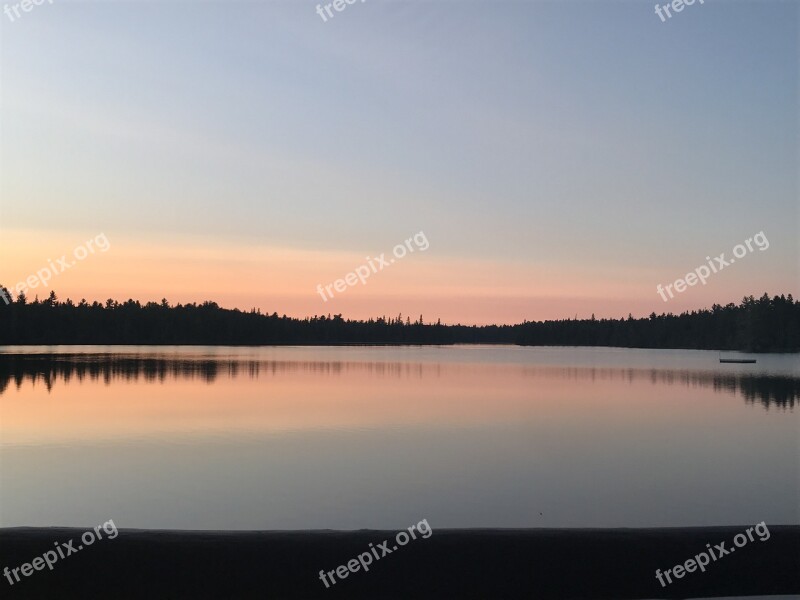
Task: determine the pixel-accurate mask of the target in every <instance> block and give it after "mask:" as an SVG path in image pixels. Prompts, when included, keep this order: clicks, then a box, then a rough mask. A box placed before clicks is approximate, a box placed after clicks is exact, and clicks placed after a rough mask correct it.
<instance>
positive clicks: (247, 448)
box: [0, 346, 800, 529]
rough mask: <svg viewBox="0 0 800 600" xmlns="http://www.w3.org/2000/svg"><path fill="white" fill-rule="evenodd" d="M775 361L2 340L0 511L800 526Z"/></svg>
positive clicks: (217, 519)
mask: <svg viewBox="0 0 800 600" xmlns="http://www.w3.org/2000/svg"><path fill="white" fill-rule="evenodd" d="M723 356H725V355H723ZM757 358H758V362H757V364H720V363H719V360H718V359H719V354H718V353H717V352H707V351H691V350H639V349H619V348H542V347H515V346H445V347H363V346H353V347H258V348H249V347H248V348H238V347H124V346H115V347H106V346H102V347H87V346H76V347H69V346H58V347H0V526H2V527H10V526H20V525H29V526H51V525H61V526H76V527H77V526H93V525H95V524H97V523H100V522H103V521H104V520H107V519H114V521H115V523H116V524H117V526H118V527H121V528H163V529H327V528H331V529H361V528H375V529H395V528H397V529H399V528H404V527H407V526H408V525H409V524H412V523H416V522H418V521H420V520H421V519H423V518H425V519H427V520H428V522H429V523H430V524H431V526H432V527H433V528H434V529H435V528H445V527H661V526H700V525H746V524H753V523H758V522H761V521H765V522H766V523H767V524H798V523H800V491H799V489H800V481H799V479H800V475H799V474H800V445H799V441H798V439H799V434H798V432H799V431H800V427H799V426H800V415H799V414H798V408H797V403H798V400H800V356H799V355H797V354H791V355H777V354H767V355H764V354H762V355H758V356H757Z"/></svg>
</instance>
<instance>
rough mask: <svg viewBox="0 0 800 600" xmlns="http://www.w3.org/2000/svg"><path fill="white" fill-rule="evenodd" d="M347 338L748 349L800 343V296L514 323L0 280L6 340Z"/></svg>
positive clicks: (305, 341)
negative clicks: (141, 295)
mask: <svg viewBox="0 0 800 600" xmlns="http://www.w3.org/2000/svg"><path fill="white" fill-rule="evenodd" d="M12 344H31V345H36V344H47V345H50V344H114V345H116V344H130V345H140V344H142V345H147V344H152V345H172V344H175V345H288V344H292V345H343V344H518V345H526V346H616V347H624V348H685V349H699V350H741V351H747V352H797V351H800V301H796V300H794V299H793V298H792V295H791V294H789V295H783V294H781V295H780V296H774V297H772V298H770V297H769V295H768V294H764V295H763V296H761V297H760V298H755V297H753V296H747V297H745V298H743V299H742V302H741V303H740V304H739V305H738V306H737V305H735V304H733V303H730V304H727V305H725V306H721V305H719V304H714V305H713V306H712V307H711V308H709V309H706V308H704V309H699V310H693V311H690V312H683V313H681V314H679V315H675V314H672V313H662V314H660V315H657V314H655V313H652V314H650V315H649V316H648V317H644V318H633V317H632V316H631V315H628V318H624V319H595V317H594V315H592V317H591V318H589V319H560V320H552V321H524V322H523V323H519V324H516V325H482V326H477V325H443V324H442V323H441V322H439V321H437V322H435V323H427V322H425V321H424V319H423V317H422V316H420V317H419V318H418V319H416V320H415V321H412V320H411V319H410V318H409V317H404V316H403V315H398V316H396V317H390V318H387V317H385V316H381V317H377V318H374V319H368V320H350V319H344V318H342V315H340V314H335V315H332V316H331V315H327V316H326V315H323V316H314V317H307V318H305V319H297V318H292V317H287V316H286V315H283V316H278V314H277V313H272V314H271V315H270V314H263V313H261V311H260V310H257V309H252V310H250V311H247V312H245V311H241V310H239V309H224V308H220V307H219V305H217V303H216V302H211V301H206V302H203V303H202V304H196V303H191V304H176V305H172V304H170V303H169V302H167V300H166V299H163V300H162V301H161V302H160V303H159V302H147V303H146V304H142V303H141V302H139V301H137V300H127V301H125V302H118V301H116V300H112V299H109V300H107V301H106V302H105V304H101V303H99V302H92V303H91V304H90V303H88V302H87V301H86V300H81V301H80V302H78V303H75V302H73V301H72V300H70V299H67V300H66V301H63V302H62V301H60V300H59V299H58V296H57V295H56V293H55V292H54V291H52V292H50V295H49V297H48V298H47V299H45V300H38V298H37V299H35V300H34V301H33V302H28V299H27V298H26V297H25V295H24V294H20V295H19V296H18V297H17V298H13V297H12V295H11V292H9V291H8V290H7V289H6V288H4V287H3V286H0V345H12Z"/></svg>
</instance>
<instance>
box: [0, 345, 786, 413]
mask: <svg viewBox="0 0 800 600" xmlns="http://www.w3.org/2000/svg"><path fill="white" fill-rule="evenodd" d="M442 368H443V365H442V364H440V363H412V362H371V361H309V360H290V361H287V360H282V361H280V360H248V359H244V358H241V359H239V358H233V359H232V358H208V357H166V356H163V355H145V354H107V353H98V354H5V355H0V395H2V394H3V393H4V392H5V391H6V390H7V388H8V386H9V385H10V384H11V383H12V382H13V383H14V385H15V386H16V388H17V389H20V388H21V387H22V386H23V384H25V383H26V382H27V383H29V384H30V385H36V384H39V383H41V384H43V385H44V386H45V387H46V389H47V391H48V392H50V391H51V390H52V389H53V386H54V385H55V384H56V383H57V382H59V381H60V382H62V383H64V384H69V383H70V382H71V381H72V380H73V379H74V380H77V381H78V382H83V381H85V380H90V381H95V382H96V381H100V380H102V381H103V382H105V383H106V384H110V383H111V381H112V380H125V381H134V382H135V381H139V380H143V381H144V382H148V383H155V382H159V383H166V382H168V381H178V380H200V381H204V382H206V383H209V384H211V383H214V382H215V381H216V380H217V379H218V378H225V379H235V378H238V377H246V378H249V379H258V378H260V377H265V378H266V377H272V376H275V375H278V374H290V373H291V374H296V373H312V374H314V375H324V376H338V375H342V374H347V373H359V374H366V375H369V376H377V377H396V378H419V379H421V378H423V377H430V376H436V377H438V376H441V373H442ZM444 368H446V369H448V370H459V369H463V370H472V369H475V368H476V365H452V364H446V365H444ZM495 368H496V367H495ZM505 368H507V369H510V370H514V371H515V373H516V374H520V373H521V374H522V375H524V376H526V377H531V378H537V377H541V378H548V379H552V378H556V379H558V378H561V379H566V380H573V381H592V382H593V381H620V382H627V383H630V384H632V383H634V382H640V381H650V382H651V383H652V384H654V385H656V384H659V385H664V384H666V385H682V386H684V387H704V388H711V389H713V390H714V391H715V392H718V393H730V394H733V395H738V396H741V397H742V398H744V400H745V402H746V403H748V404H755V403H759V404H761V405H762V406H764V407H765V408H770V407H771V406H777V407H780V408H782V409H789V410H793V409H794V406H795V403H796V402H797V401H798V400H799V399H800V378H798V377H793V376H790V375H775V374H772V375H767V374H749V373H721V372H715V371H691V370H686V369H681V370H678V369H643V368H627V369H623V368H599V367H559V366H523V367H519V366H514V365H509V366H507V367H505Z"/></svg>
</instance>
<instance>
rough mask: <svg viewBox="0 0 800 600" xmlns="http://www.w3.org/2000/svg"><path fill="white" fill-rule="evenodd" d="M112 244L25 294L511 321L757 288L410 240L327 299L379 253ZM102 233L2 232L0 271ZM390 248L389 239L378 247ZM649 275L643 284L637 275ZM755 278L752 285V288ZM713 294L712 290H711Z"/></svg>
mask: <svg viewBox="0 0 800 600" xmlns="http://www.w3.org/2000/svg"><path fill="white" fill-rule="evenodd" d="M104 234H105V235H106V238H107V239H108V241H109V243H110V247H109V249H108V250H107V251H106V252H101V251H96V252H95V253H90V254H88V256H87V257H86V258H85V259H83V260H80V261H75V264H74V266H72V267H71V268H69V269H68V270H66V271H64V272H62V273H59V274H57V275H55V276H53V277H52V279H51V281H49V282H48V285H47V287H42V286H38V287H37V288H35V289H30V290H28V292H27V294H28V297H29V299H33V298H34V297H35V296H38V297H39V298H40V299H42V298H44V297H46V296H47V295H48V294H49V293H50V291H51V290H55V291H56V293H57V294H58V296H59V298H60V299H61V300H65V299H66V298H71V299H72V300H73V301H76V302H77V301H79V300H80V299H81V298H86V299H87V300H88V301H90V302H92V301H94V300H98V301H100V302H104V301H105V300H106V299H107V298H113V299H115V300H119V301H124V300H127V299H129V298H132V299H135V300H139V301H141V302H148V301H160V300H161V299H162V298H167V300H168V301H169V302H170V303H173V304H175V303H191V302H198V303H199V302H203V301H205V300H213V301H215V302H217V303H218V304H219V305H220V306H222V307H225V308H239V309H241V310H250V309H251V308H258V309H260V310H261V311H262V312H264V313H269V314H271V313H273V312H277V313H278V314H286V315H289V316H292V317H300V318H303V317H307V316H312V315H322V314H342V315H343V316H344V317H345V318H352V319H367V318H370V317H378V316H382V315H385V316H387V317H395V316H397V315H398V314H400V313H402V315H403V316H404V317H405V316H409V317H411V319H412V320H416V319H417V318H418V317H419V315H423V317H424V319H425V320H426V321H427V322H432V321H436V320H437V319H441V320H442V322H443V323H464V324H479V325H481V324H490V323H497V324H513V323H519V322H522V321H524V320H544V319H563V318H574V317H575V316H578V317H579V318H588V317H589V316H590V315H591V314H592V313H594V314H596V316H597V317H598V318H602V317H613V318H619V317H624V316H626V315H627V314H628V313H632V314H633V315H634V316H646V315H647V314H649V313H650V312H652V311H655V312H657V313H660V312H668V311H672V312H680V311H681V310H686V309H692V308H701V307H704V306H710V305H711V304H712V303H713V302H719V303H722V304H725V303H727V302H731V301H733V302H738V300H739V299H741V297H742V296H743V295H746V294H750V293H754V291H753V289H749V290H743V289H737V288H726V287H724V285H725V282H724V281H719V282H717V281H715V282H714V284H715V285H716V286H717V287H713V286H711V285H709V286H707V287H706V288H699V287H698V288H695V289H692V290H690V292H687V293H684V294H683V295H682V296H680V297H678V298H676V299H674V300H672V301H670V302H669V303H664V302H663V301H662V300H661V299H660V298H659V297H658V296H657V295H656V293H655V284H656V283H657V282H658V281H664V282H668V281H670V277H672V278H674V277H675V274H671V273H670V274H667V273H662V274H658V273H655V272H652V273H651V272H648V271H646V270H644V269H639V270H637V271H636V272H635V273H634V272H632V271H631V270H630V269H628V270H624V271H623V270H619V269H612V268H611V267H601V266H598V265H596V264H595V265H591V264H586V265H569V266H564V265H557V264H535V265H531V264H523V263H514V262H508V261H500V260H489V259H481V258H475V259H467V258H463V257H458V258H450V257H444V256H441V255H438V254H436V248H435V244H434V243H433V242H431V246H430V247H429V248H428V249H427V250H426V251H424V252H423V251H420V250H418V249H417V250H416V251H415V252H413V253H409V254H408V255H407V256H406V257H405V258H403V259H402V260H397V261H396V262H395V263H394V264H392V265H390V267H387V268H385V269H384V270H382V271H379V272H377V273H374V274H371V276H370V277H369V278H368V279H367V280H366V283H365V284H361V283H356V284H355V285H353V286H349V287H347V288H346V290H345V291H344V292H341V293H335V296H334V298H333V299H330V298H329V299H327V300H323V299H322V297H321V295H320V294H319V293H318V290H317V286H318V285H322V286H326V285H330V284H332V283H333V282H334V281H335V280H337V279H340V278H344V277H345V276H346V274H347V273H350V272H352V271H354V270H355V269H356V268H357V267H358V266H360V265H364V264H365V263H366V257H367V256H373V257H374V256H376V255H377V254H378V253H372V254H368V253H360V252H341V251H335V252H331V251H324V250H308V249H297V248H278V247H270V246H266V245H260V244H250V245H247V244H233V243H225V242H219V241H215V242H214V245H213V246H212V245H210V244H209V243H208V241H207V240H204V239H201V238H196V237H194V238H188V237H181V238H180V239H178V238H175V237H172V238H165V237H153V238H150V239H143V238H136V239H134V238H130V237H127V236H124V235H119V236H118V235H114V234H113V232H104ZM96 235H98V234H96V233H95V234H91V233H85V235H74V234H70V235H67V234H63V233H58V234H53V233H48V232H41V231H39V232H32V231H11V232H4V238H3V239H4V244H3V245H2V246H1V247H0V264H2V265H3V267H4V270H3V273H2V277H3V279H2V280H0V283H2V284H3V285H5V286H6V287H8V288H9V289H11V291H12V292H14V293H15V294H16V292H15V286H16V285H17V283H18V282H20V281H24V280H25V279H27V278H28V277H29V276H31V275H33V274H35V273H37V271H39V270H40V269H43V268H46V267H47V265H48V262H50V261H52V262H53V263H55V262H56V261H57V259H58V258H59V257H61V256H62V255H66V256H67V258H68V260H69V261H70V262H71V261H72V260H73V257H72V253H73V250H74V249H75V248H76V247H77V246H79V245H81V244H82V243H84V242H85V241H86V240H89V239H92V238H94V237H95V236H96ZM385 250H386V253H387V257H388V256H389V255H390V252H391V248H386V249H385ZM643 282H645V283H643ZM759 285H760V282H756V283H755V287H754V289H760V288H759V287H758V286H759ZM712 294H713V295H712Z"/></svg>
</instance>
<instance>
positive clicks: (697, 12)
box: [0, 0, 800, 318]
mask: <svg viewBox="0 0 800 600" xmlns="http://www.w3.org/2000/svg"><path fill="white" fill-rule="evenodd" d="M653 4H654V3H647V2H564V3H560V2H505V1H502V2H488V1H470V2H432V1H431V2H417V1H412V2H382V1H378V0H367V1H366V2H364V3H361V2H356V3H355V4H353V5H350V6H347V8H346V9H345V10H344V11H343V12H341V13H335V17H334V18H333V19H331V20H329V21H328V22H323V21H322V20H321V19H320V18H319V16H318V15H317V14H316V12H315V7H316V3H315V2H304V1H297V0H293V1H292V2H233V3H223V2H202V3H188V2H187V3H185V2H111V3H100V2H80V3H78V2H69V1H68V0H62V1H59V0H56V1H55V2H54V3H53V4H52V5H50V4H47V3H45V4H43V5H41V6H37V7H35V8H34V9H33V10H32V11H31V12H29V13H25V14H24V15H23V16H22V17H21V18H20V19H18V20H17V21H15V22H13V23H11V22H10V20H9V19H8V18H6V16H5V15H3V16H2V25H1V26H0V35H2V42H0V43H1V44H2V46H1V48H2V103H3V116H2V123H1V124H2V141H1V142H0V147H1V148H2V152H3V155H2V182H1V183H0V191H2V200H0V227H2V229H3V230H7V231H9V232H14V231H17V232H22V231H24V232H28V233H26V235H34V236H35V235H42V236H43V237H45V236H48V235H50V233H48V232H56V233H58V234H64V235H68V234H70V233H72V232H75V236H76V239H77V241H80V236H79V235H78V232H89V233H93V232H99V231H104V232H106V233H107V234H108V235H109V236H110V237H111V235H112V234H114V235H116V236H117V239H125V240H126V243H130V244H134V245H135V244H136V243H139V244H145V243H155V244H158V243H164V242H163V240H164V239H177V238H176V237H175V236H178V237H180V236H196V239H200V240H202V242H201V243H202V244H203V245H205V246H206V247H214V246H215V245H220V246H225V245H228V244H238V245H244V246H254V247H260V246H264V247H266V246H268V247H279V248H283V249H286V250H287V251H288V250H292V249H294V250H297V251H312V252H353V253H363V252H365V251H373V252H377V251H380V250H382V249H385V248H387V247H391V246H393V245H394V244H395V243H397V242H398V241H402V240H403V239H405V238H406V237H408V236H409V235H410V234H412V233H414V232H417V231H420V230H424V231H425V232H426V234H427V237H428V238H429V239H430V241H431V253H432V255H435V257H436V258H437V260H441V261H447V260H452V261H458V263H459V265H460V267H459V268H465V269H466V272H468V271H469V269H468V267H464V265H468V264H469V261H489V262H495V263H496V264H497V265H498V268H507V267H508V265H519V266H520V269H523V270H524V269H526V268H538V267H542V266H546V267H547V269H548V270H549V272H558V269H559V268H563V269H565V275H564V277H565V278H567V279H569V280H570V282H569V286H568V287H569V288H570V291H569V292H566V291H565V292H564V293H565V295H571V296H574V295H576V294H577V295H579V296H583V297H585V298H586V300H587V309H586V310H589V306H590V304H591V302H592V299H593V298H594V299H597V298H598V297H600V296H604V297H605V296H606V295H608V292H607V291H600V290H598V289H597V286H598V285H602V278H598V280H597V281H589V280H586V286H585V289H583V290H582V291H581V290H580V288H579V286H578V288H576V287H575V285H573V284H574V283H575V281H576V280H575V278H576V277H582V276H580V275H579V274H577V273H576V272H575V271H581V270H583V269H593V268H595V270H596V272H597V273H604V274H605V273H609V275H608V277H607V279H608V281H609V284H610V285H613V284H614V282H615V281H631V280H636V281H637V282H638V281H641V286H642V287H641V289H642V292H641V297H639V296H637V297H635V298H630V304H631V305H632V306H633V307H635V308H637V309H640V310H642V311H646V310H647V308H648V306H649V304H648V303H652V306H653V308H654V309H659V304H660V302H661V301H660V300H659V299H658V297H657V296H655V294H653V293H652V291H650V290H651V288H654V286H655V284H656V283H659V282H665V281H670V280H673V279H675V278H677V277H679V276H681V275H682V274H684V273H686V272H687V270H691V269H693V268H694V267H695V266H697V265H698V264H701V263H702V262H703V259H704V257H705V256H706V255H709V254H718V253H719V252H722V251H725V250H729V249H730V248H731V247H732V246H733V245H735V244H737V243H739V242H741V241H742V240H744V239H745V238H748V237H750V236H752V235H753V234H755V233H757V232H759V231H764V232H765V233H766V235H767V236H768V238H769V240H770V243H771V246H770V249H769V252H765V253H764V254H763V255H759V256H757V257H754V258H753V260H752V261H749V264H746V265H745V264H742V265H741V266H740V267H737V269H736V270H735V271H734V270H733V269H731V273H730V274H729V275H726V280H725V281H724V282H723V281H720V282H718V283H715V285H717V289H716V290H715V289H714V285H711V286H706V287H705V288H703V290H702V294H699V295H698V294H696V295H695V296H694V297H693V298H689V297H688V296H687V303H688V305H691V306H702V305H704V304H708V303H710V302H711V301H720V302H727V301H736V300H738V299H740V297H741V293H742V291H743V290H744V291H747V290H749V292H747V293H760V292H763V291H765V289H766V290H767V291H770V292H772V293H775V292H782V291H788V292H794V293H795V294H797V293H798V289H799V288H800V286H798V254H800V252H799V250H800V249H799V248H798V227H800V222H799V221H798V180H797V166H798V158H799V157H798V131H799V129H798V47H797V40H798V6H797V5H796V4H795V3H790V2H736V3H731V2H719V1H713V0H707V1H706V2H705V3H704V4H702V5H701V4H699V3H698V2H696V3H695V4H694V5H692V6H688V7H686V8H685V9H684V10H683V11H682V12H681V13H679V14H676V15H674V16H673V18H671V19H669V20H668V21H667V22H665V23H662V22H661V21H660V19H659V18H658V17H657V16H656V15H655V13H654V10H653ZM30 232H34V233H33V234H30ZM154 236H155V237H154ZM128 240H130V242H128ZM154 240H155V241H154ZM372 249H374V250H372ZM34 254H35V252H34ZM756 258H757V260H756ZM34 259H35V256H31V253H30V252H28V253H27V254H25V255H24V256H23V255H22V254H21V253H20V254H19V255H12V256H10V258H9V259H7V260H14V261H16V262H18V263H19V265H18V267H17V268H16V269H15V272H16V271H19V272H25V269H27V268H28V264H29V263H30V264H32V263H31V261H33V260H34ZM481 264H483V263H481ZM353 266H355V265H353ZM481 268H486V267H485V266H483V267H481ZM454 270H456V271H457V270H458V269H456V267H454ZM520 273H522V271H520ZM646 273H651V275H649V276H648V275H646ZM327 275H328V274H327V273H320V275H319V278H320V280H325V278H326V277H327ZM333 275H336V274H335V273H333ZM520 276H521V275H520ZM332 277H333V276H331V277H328V279H331V278H332ZM604 277H605V275H604ZM512 279H513V278H512ZM584 279H585V278H584ZM721 279H722V278H721V277H720V280H721ZM558 283H559V282H558V280H557V278H556V279H548V280H547V281H543V282H538V281H534V282H531V285H532V289H535V288H536V286H537V285H541V287H546V288H547V289H548V290H553V289H557V287H558ZM131 285H132V284H131ZM421 287H424V285H423V284H422V283H420V282H417V284H414V282H413V281H412V282H411V284H410V286H409V288H408V289H409V290H419V288H421ZM455 288H457V284H456V283H455V282H453V284H452V285H450V286H449V288H448V289H451V290H455ZM751 288H752V289H751ZM575 289H578V291H577V292H575ZM698 289H699V288H698ZM181 290H182V288H181V282H179V281H176V287H175V293H178V294H180V293H181ZM645 290H647V291H645ZM415 293H416V292H415ZM453 293H457V292H456V291H453ZM515 293H516V292H515ZM532 293H535V292H532ZM548 293H549V294H552V293H555V292H548ZM625 293H626V294H629V293H630V292H629V291H627V290H626V291H625ZM636 293H637V294H638V292H636ZM409 294H410V295H412V296H413V295H414V294H412V293H411V291H410V292H409ZM485 294H486V295H492V294H496V295H497V297H498V301H500V302H502V299H503V285H502V284H498V283H497V282H495V283H493V284H491V285H490V286H488V287H487V289H486V290H485ZM128 295H134V297H135V296H136V290H135V289H133V290H131V292H130V293H128ZM650 296H653V297H652V298H651V297H650ZM248 300H249V298H248ZM290 308H291V307H290ZM666 308H668V309H671V308H673V307H666ZM286 312H291V310H289V309H287V310H286ZM300 312H302V310H301V311H300ZM500 312H503V311H502V310H501V311H500ZM634 312H635V311H634ZM515 314H516V313H515ZM465 318H466V317H465ZM487 318H488V317H487ZM528 318H535V315H532V316H531V317H528Z"/></svg>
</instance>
